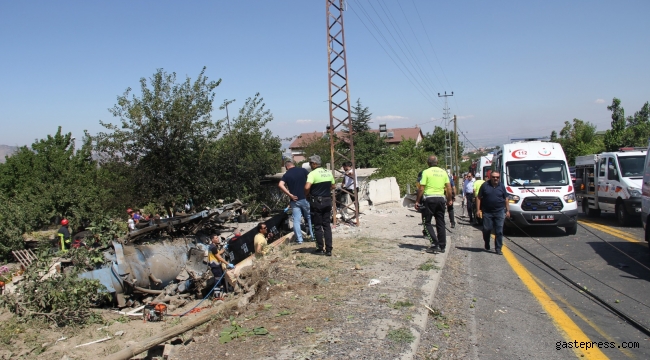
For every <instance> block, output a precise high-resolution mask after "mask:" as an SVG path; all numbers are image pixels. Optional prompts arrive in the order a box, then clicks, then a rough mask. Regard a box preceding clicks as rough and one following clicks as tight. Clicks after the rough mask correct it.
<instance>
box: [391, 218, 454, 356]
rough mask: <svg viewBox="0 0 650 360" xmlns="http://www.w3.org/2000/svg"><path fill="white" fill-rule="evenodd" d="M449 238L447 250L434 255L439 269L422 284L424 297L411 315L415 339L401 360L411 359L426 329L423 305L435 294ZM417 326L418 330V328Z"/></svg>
mask: <svg viewBox="0 0 650 360" xmlns="http://www.w3.org/2000/svg"><path fill="white" fill-rule="evenodd" d="M457 231H458V229H457V230H456V231H454V235H455V234H456V232H457ZM449 240H453V239H452V236H449V239H448V242H447V251H445V252H444V253H443V254H438V255H436V257H435V260H436V261H437V262H438V266H440V270H439V271H436V272H434V273H433V274H431V275H430V276H429V279H427V280H426V283H425V284H424V285H423V286H422V291H423V292H424V294H425V295H424V299H422V301H421V302H420V303H419V305H420V307H419V309H418V310H417V312H416V314H415V315H414V316H413V325H414V326H412V327H411V331H412V332H413V333H414V335H415V339H414V340H413V342H412V343H411V349H410V350H409V351H407V352H406V353H404V354H402V356H401V357H400V359H402V360H411V359H413V358H414V357H415V354H416V353H417V351H418V348H419V347H420V337H421V336H422V332H424V331H426V329H427V321H428V320H429V310H428V309H427V308H426V307H424V306H425V305H426V306H429V304H431V302H432V301H433V298H434V296H435V294H436V290H437V289H438V284H439V283H440V277H441V276H442V272H443V270H444V269H445V263H446V262H447V256H448V255H449V253H450V252H451V251H452V249H453V247H452V246H451V241H449ZM418 328H419V329H420V330H418Z"/></svg>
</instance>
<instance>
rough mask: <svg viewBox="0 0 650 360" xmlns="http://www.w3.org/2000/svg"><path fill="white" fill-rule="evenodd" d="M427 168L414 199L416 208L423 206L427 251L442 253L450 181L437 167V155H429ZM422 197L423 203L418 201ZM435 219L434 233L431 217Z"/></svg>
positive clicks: (445, 238) (451, 203)
mask: <svg viewBox="0 0 650 360" xmlns="http://www.w3.org/2000/svg"><path fill="white" fill-rule="evenodd" d="M427 163H428V164H429V168H428V169H426V170H424V171H423V172H422V179H421V180H420V182H419V185H418V196H417V199H416V200H415V208H416V210H418V209H420V208H421V207H424V209H423V210H424V211H425V214H424V223H423V226H424V231H425V232H426V235H427V236H426V237H427V238H428V239H429V241H430V242H431V247H429V249H427V252H429V253H433V254H435V253H438V252H440V253H444V252H445V249H446V247H447V233H446V230H445V209H446V208H447V206H452V205H453V202H452V199H451V196H452V192H451V183H450V182H449V175H448V174H447V172H446V171H445V170H443V169H441V168H440V167H438V157H436V156H435V155H431V156H429V159H428V160H427ZM423 197H424V205H420V201H421V200H422V198H423ZM432 218H435V219H436V233H437V235H438V236H436V233H434V232H433V225H432V224H431V219H432Z"/></svg>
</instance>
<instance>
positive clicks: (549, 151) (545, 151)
mask: <svg viewBox="0 0 650 360" xmlns="http://www.w3.org/2000/svg"><path fill="white" fill-rule="evenodd" d="M538 153H539V154H540V155H542V156H549V155H551V150H549V149H547V148H542V149H541V150H540V151H538Z"/></svg>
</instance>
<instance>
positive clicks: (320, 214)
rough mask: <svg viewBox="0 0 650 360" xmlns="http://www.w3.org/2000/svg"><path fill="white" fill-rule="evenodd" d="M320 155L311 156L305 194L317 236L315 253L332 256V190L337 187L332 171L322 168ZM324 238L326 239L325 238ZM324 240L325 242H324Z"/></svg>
mask: <svg viewBox="0 0 650 360" xmlns="http://www.w3.org/2000/svg"><path fill="white" fill-rule="evenodd" d="M321 165H322V163H321V159H320V156H318V155H314V156H311V157H310V158H309V166H310V167H311V169H312V171H311V172H310V173H309V175H308V176H307V183H306V184H305V195H306V196H307V199H308V200H309V209H310V213H311V223H312V225H313V226H314V235H315V236H316V250H315V251H314V253H315V254H319V255H320V254H325V255H327V256H332V228H331V226H330V222H331V219H332V190H333V189H334V188H335V187H336V184H335V182H334V176H333V175H332V172H331V171H328V170H327V169H323V168H322V166H321ZM323 238H324V239H323ZM323 240H324V242H323Z"/></svg>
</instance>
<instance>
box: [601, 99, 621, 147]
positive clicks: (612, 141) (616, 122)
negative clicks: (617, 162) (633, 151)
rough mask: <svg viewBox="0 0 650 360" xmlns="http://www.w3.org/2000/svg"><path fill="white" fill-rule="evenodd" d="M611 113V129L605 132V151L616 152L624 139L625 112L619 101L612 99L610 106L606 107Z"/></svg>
mask: <svg viewBox="0 0 650 360" xmlns="http://www.w3.org/2000/svg"><path fill="white" fill-rule="evenodd" d="M607 110H609V111H611V112H612V128H611V129H609V130H607V132H605V140H604V141H605V149H606V150H607V151H617V150H618V149H619V148H620V147H621V146H625V144H624V143H623V141H624V137H625V125H626V123H625V110H624V109H623V107H622V106H621V100H619V99H617V98H614V99H613V100H612V104H611V105H610V106H608V107H607Z"/></svg>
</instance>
